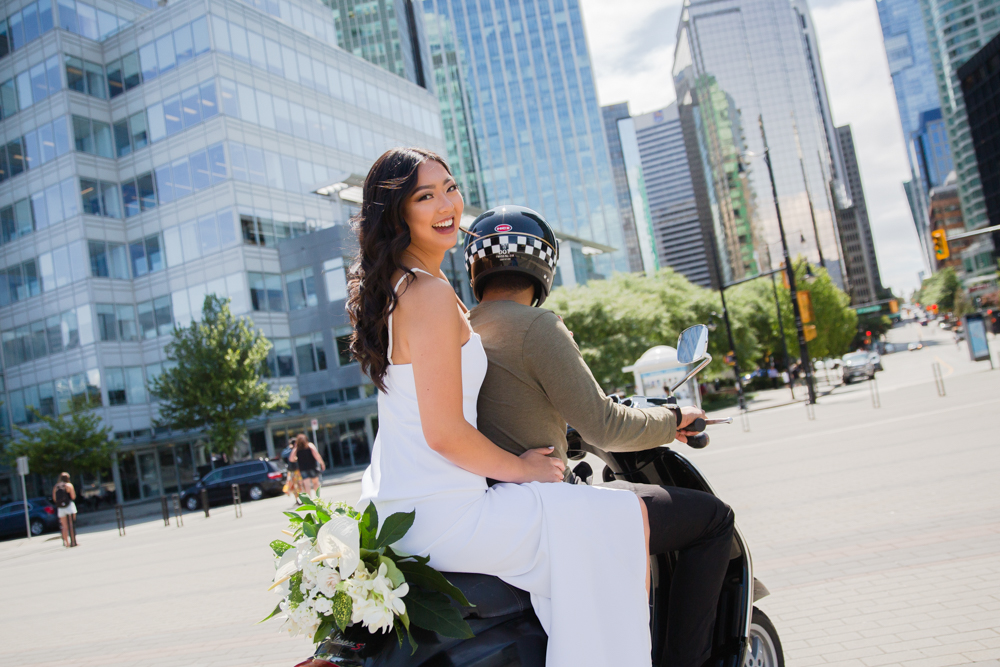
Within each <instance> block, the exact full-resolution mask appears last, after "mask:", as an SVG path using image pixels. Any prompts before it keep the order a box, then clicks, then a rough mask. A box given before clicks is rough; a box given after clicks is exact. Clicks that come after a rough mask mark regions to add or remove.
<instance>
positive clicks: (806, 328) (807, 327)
mask: <svg viewBox="0 0 1000 667" xmlns="http://www.w3.org/2000/svg"><path fill="white" fill-rule="evenodd" d="M802 333H803V334H805V337H806V342H807V343H808V342H809V341H811V340H815V338H816V335H817V334H816V325H815V324H803V325H802Z"/></svg>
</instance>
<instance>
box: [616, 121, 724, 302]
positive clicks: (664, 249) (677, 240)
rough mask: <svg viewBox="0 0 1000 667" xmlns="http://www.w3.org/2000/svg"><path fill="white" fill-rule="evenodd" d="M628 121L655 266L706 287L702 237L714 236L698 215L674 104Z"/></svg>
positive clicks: (705, 245) (708, 271) (708, 263)
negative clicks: (646, 204)
mask: <svg viewBox="0 0 1000 667" xmlns="http://www.w3.org/2000/svg"><path fill="white" fill-rule="evenodd" d="M631 123H632V125H633V127H634V128H635V130H634V132H635V136H636V140H637V143H638V147H639V155H640V159H641V161H642V174H643V178H644V182H645V191H646V195H647V198H648V202H649V216H650V220H651V224H652V227H653V238H654V239H655V245H656V255H657V257H658V258H659V261H660V266H664V267H666V266H669V267H670V268H672V269H673V270H674V271H677V272H678V273H681V274H684V277H686V278H687V279H688V280H690V281H691V282H693V283H696V284H698V285H702V286H703V287H712V286H713V284H712V276H713V275H714V271H713V270H712V269H711V263H712V256H711V255H709V254H708V246H709V243H710V241H707V239H712V238H714V235H713V234H712V233H711V232H707V233H706V229H705V228H704V227H703V225H702V223H703V221H702V220H701V218H700V217H699V215H698V206H697V202H696V200H695V191H694V185H693V183H692V174H691V166H690V164H689V163H688V159H687V153H686V151H685V147H684V134H683V129H682V127H681V120H680V116H679V115H678V112H677V104H676V103H674V104H671V105H670V106H668V107H666V108H664V109H658V110H656V111H653V112H650V113H645V114H640V115H638V116H635V117H634V118H632V120H631ZM705 222H707V220H706V221H705ZM716 287H717V285H716Z"/></svg>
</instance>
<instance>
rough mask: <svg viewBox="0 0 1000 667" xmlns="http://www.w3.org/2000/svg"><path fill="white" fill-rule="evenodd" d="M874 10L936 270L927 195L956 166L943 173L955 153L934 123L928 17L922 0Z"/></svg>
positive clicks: (936, 104)
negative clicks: (925, 14)
mask: <svg viewBox="0 0 1000 667" xmlns="http://www.w3.org/2000/svg"><path fill="white" fill-rule="evenodd" d="M875 6H876V8H877V9H878V15H879V22H880V23H881V26H882V39H883V42H884V45H885V53H886V56H887V58H888V61H889V72H890V74H891V76H892V87H893V90H894V91H895V93H896V106H897V108H898V109H899V121H900V124H901V125H902V128H903V138H904V140H905V141H906V145H907V146H906V156H907V160H908V162H909V164H910V180H909V181H908V182H907V183H905V184H904V188H905V190H906V196H907V201H908V202H909V204H910V213H911V215H912V216H913V222H914V225H915V226H916V229H917V237H918V238H919V239H920V247H921V250H922V251H923V259H924V263H925V264H927V266H928V267H932V266H934V257H933V255H934V253H933V248H932V246H931V242H930V230H929V229H928V226H927V221H928V208H927V202H928V194H929V192H930V189H931V188H934V187H937V186H939V185H943V184H944V179H945V178H947V176H948V172H950V171H951V167H948V168H947V169H944V167H945V165H944V164H943V163H944V162H945V161H947V162H948V163H950V162H951V152H950V149H949V147H948V142H947V137H946V136H945V138H944V142H943V143H942V142H941V136H940V132H941V128H940V127H938V125H937V124H936V122H935V121H936V120H938V119H940V118H941V99H940V97H939V96H938V86H937V82H936V80H935V74H934V63H933V62H932V59H931V51H930V48H929V46H928V43H927V31H926V29H925V27H924V17H923V15H922V13H921V9H920V0H878V2H876V3H875ZM928 158H930V159H929V160H928ZM925 167H926V168H925ZM942 169H943V171H942Z"/></svg>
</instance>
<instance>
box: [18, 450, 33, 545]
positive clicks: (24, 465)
mask: <svg viewBox="0 0 1000 667" xmlns="http://www.w3.org/2000/svg"><path fill="white" fill-rule="evenodd" d="M17 474H18V475H20V476H21V501H22V502H23V503H24V528H25V530H26V531H27V532H28V539H29V540H30V539H31V517H30V516H29V515H28V489H27V488H26V487H25V485H24V478H25V477H27V476H28V457H27V456H18V457H17Z"/></svg>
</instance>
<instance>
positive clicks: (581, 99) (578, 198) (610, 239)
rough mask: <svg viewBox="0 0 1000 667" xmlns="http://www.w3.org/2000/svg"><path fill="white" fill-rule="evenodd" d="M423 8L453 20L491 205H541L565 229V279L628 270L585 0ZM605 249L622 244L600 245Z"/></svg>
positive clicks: (444, 1)
mask: <svg viewBox="0 0 1000 667" xmlns="http://www.w3.org/2000/svg"><path fill="white" fill-rule="evenodd" d="M423 9H424V15H425V23H427V24H430V23H431V22H432V21H437V20H447V21H450V22H451V25H452V28H453V30H454V36H455V43H456V45H457V46H458V50H459V51H460V54H459V62H460V63H461V64H462V65H464V68H465V82H466V88H465V90H466V92H467V95H468V103H469V106H470V109H469V111H470V112H471V113H469V114H468V118H471V122H472V126H473V128H474V132H475V143H476V146H477V147H478V151H479V162H480V166H481V168H482V171H481V174H480V179H481V183H482V188H483V192H484V195H485V203H484V205H485V206H497V205H500V204H505V203H516V204H523V205H527V206H529V207H531V208H533V209H535V210H537V211H539V212H540V213H542V215H544V216H545V218H546V219H547V220H548V221H549V222H550V223H551V224H552V226H553V228H554V229H555V231H556V232H557V234H559V235H561V236H562V238H563V245H562V246H561V261H560V266H559V276H558V279H559V280H561V281H562V283H563V284H572V283H575V282H584V281H586V280H587V279H589V278H594V277H601V276H606V275H609V274H610V273H611V272H612V271H627V270H628V269H629V264H628V254H627V250H626V244H625V239H624V237H623V234H622V227H621V221H620V220H619V215H618V200H617V197H616V194H615V186H614V179H613V177H612V173H611V164H610V160H609V157H608V149H607V145H606V142H605V136H604V123H603V120H602V117H601V110H600V107H599V106H598V103H597V90H596V87H595V85H594V75H593V68H592V67H591V63H590V53H589V49H588V47H587V40H586V37H585V35H584V31H583V18H582V16H581V13H580V7H579V5H578V4H576V3H569V4H565V3H563V2H562V1H561V0H539V1H538V2H530V3H521V2H518V1H517V0H497V1H496V2H491V3H482V2H479V1H478V0H424V2H423ZM429 15H433V16H434V17H435V18H433V19H432V18H431V17H430V16H429ZM430 46H431V51H432V52H434V50H435V48H436V47H435V44H433V43H432V44H431V45H430ZM443 50H444V49H442V51H443ZM602 249H613V251H609V252H603V253H601V254H597V253H599V252H601V250H602ZM570 271H572V275H569V272H570Z"/></svg>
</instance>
